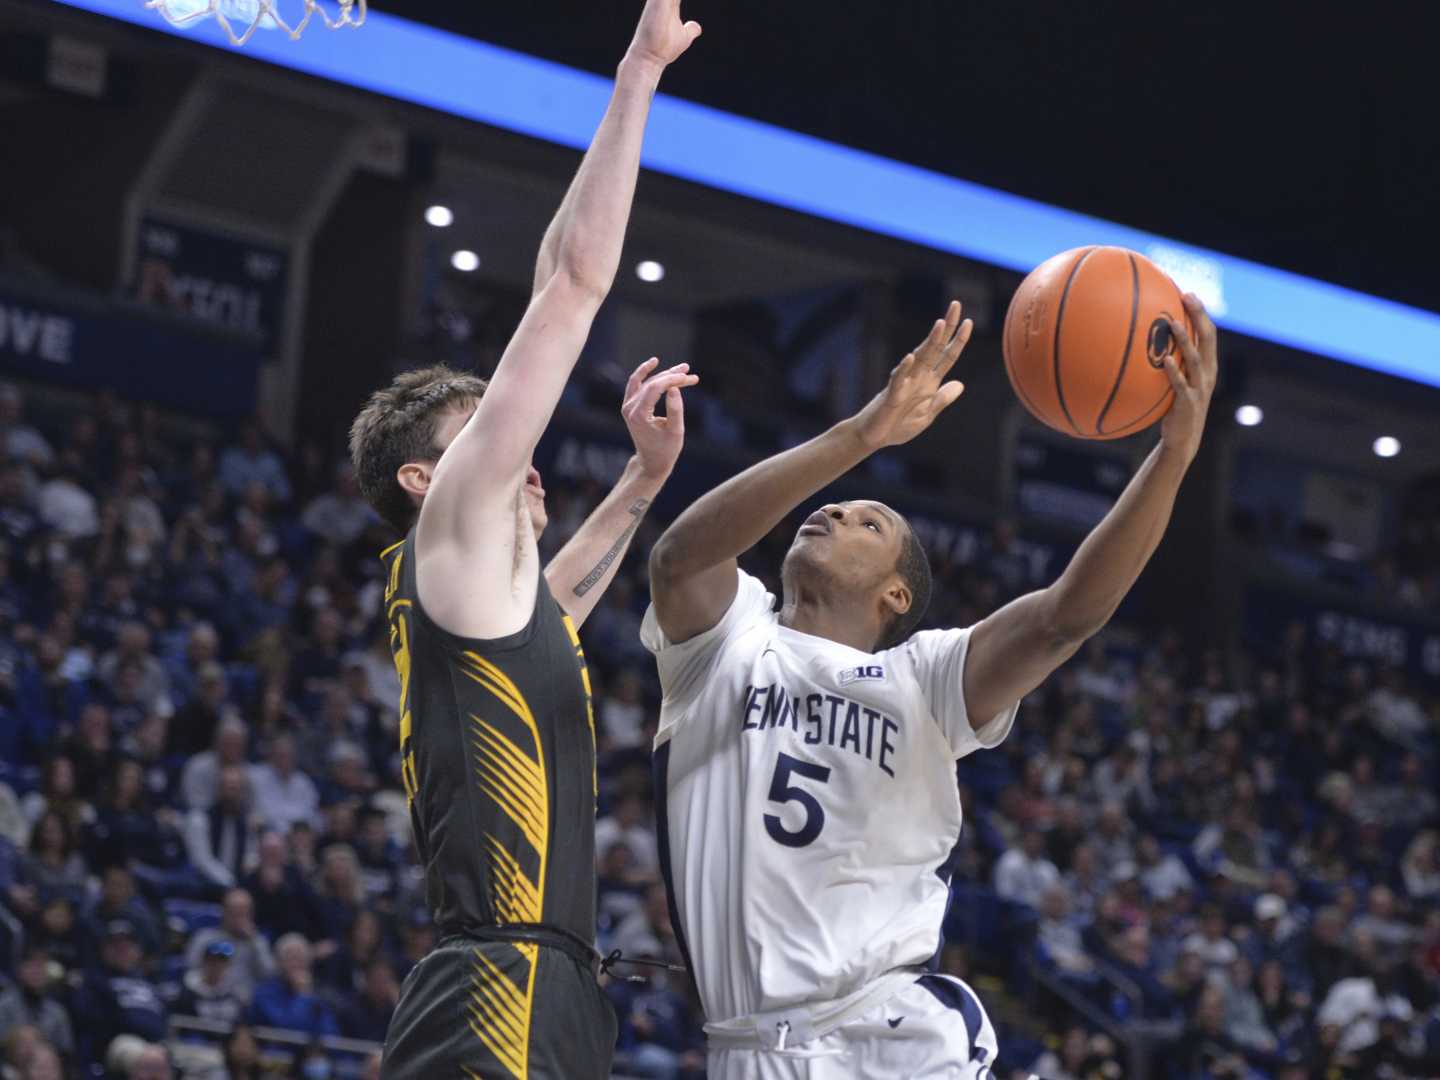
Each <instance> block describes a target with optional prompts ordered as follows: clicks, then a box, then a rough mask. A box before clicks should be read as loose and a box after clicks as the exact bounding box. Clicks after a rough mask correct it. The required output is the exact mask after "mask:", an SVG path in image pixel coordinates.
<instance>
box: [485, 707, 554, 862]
mask: <svg viewBox="0 0 1440 1080" xmlns="http://www.w3.org/2000/svg"><path fill="white" fill-rule="evenodd" d="M470 730H471V740H470V745H471V748H472V751H473V753H474V758H475V772H476V774H477V775H478V776H479V777H480V787H481V788H482V789H483V790H484V792H485V793H486V794H487V795H489V796H490V797H491V798H492V799H494V800H495V802H496V804H497V805H498V806H499V807H500V809H502V810H504V811H505V814H506V816H508V817H509V818H510V820H511V821H513V822H515V824H516V825H518V826H519V827H520V830H521V831H522V832H523V833H524V834H525V839H527V840H529V841H530V846H531V847H533V848H534V849H535V850H536V851H543V850H544V847H545V838H546V835H547V833H546V828H545V817H546V805H545V777H544V776H537V775H536V774H537V773H538V772H539V768H538V766H536V764H535V763H534V762H533V761H531V760H530V759H529V758H527V757H526V756H525V755H524V754H522V753H521V752H520V750H519V748H518V747H517V746H516V745H515V744H514V743H512V742H511V741H510V740H509V739H507V738H506V737H505V736H504V735H502V734H500V732H498V731H496V730H495V728H494V727H492V726H491V725H490V724H487V723H486V722H485V721H484V720H483V719H481V718H480V717H478V716H474V715H472V716H471V717H470Z"/></svg>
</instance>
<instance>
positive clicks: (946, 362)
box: [935, 319, 975, 379]
mask: <svg viewBox="0 0 1440 1080" xmlns="http://www.w3.org/2000/svg"><path fill="white" fill-rule="evenodd" d="M974 332H975V322H974V320H973V319H966V320H965V321H964V322H962V323H961V324H960V326H959V327H958V328H957V329H956V331H955V336H954V337H952V338H951V339H950V344H948V345H946V346H945V351H944V352H942V353H941V354H940V359H939V360H938V361H936V364H935V370H936V372H938V373H939V375H940V377H941V378H942V379H943V378H944V377H945V374H946V372H948V371H949V370H950V369H951V368H952V367H954V366H955V361H957V360H959V359H960V354H961V353H962V352H964V351H965V346H966V345H968V344H970V335H971V334H973V333H974Z"/></svg>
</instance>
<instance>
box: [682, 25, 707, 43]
mask: <svg viewBox="0 0 1440 1080" xmlns="http://www.w3.org/2000/svg"><path fill="white" fill-rule="evenodd" d="M704 32H705V31H704V30H703V29H701V27H700V24H699V23H698V22H696V21H695V20H694V19H691V20H690V21H689V22H687V23H686V24H685V33H686V34H687V35H688V36H689V38H690V41H691V42H692V43H693V42H694V40H695V39H696V38H698V37H699V36H700V35H701V34H703V33H704Z"/></svg>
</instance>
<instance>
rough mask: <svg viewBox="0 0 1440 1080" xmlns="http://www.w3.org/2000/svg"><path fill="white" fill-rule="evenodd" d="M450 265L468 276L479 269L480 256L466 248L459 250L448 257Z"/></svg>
mask: <svg viewBox="0 0 1440 1080" xmlns="http://www.w3.org/2000/svg"><path fill="white" fill-rule="evenodd" d="M450 265H451V266H453V267H454V268H455V269H456V270H461V271H463V272H464V273H467V274H468V273H470V272H471V271H474V270H479V269H480V256H479V255H476V254H475V252H473V251H471V250H469V249H468V248H461V249H460V250H459V251H457V252H455V254H453V255H451V256H450Z"/></svg>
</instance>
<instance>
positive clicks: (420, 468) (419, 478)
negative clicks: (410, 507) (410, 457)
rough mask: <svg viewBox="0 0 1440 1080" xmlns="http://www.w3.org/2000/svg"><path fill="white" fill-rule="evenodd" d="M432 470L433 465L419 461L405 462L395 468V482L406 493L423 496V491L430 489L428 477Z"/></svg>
mask: <svg viewBox="0 0 1440 1080" xmlns="http://www.w3.org/2000/svg"><path fill="white" fill-rule="evenodd" d="M433 471H434V466H433V465H428V464H426V463H424V462H420V461H411V462H407V463H406V464H404V465H401V466H400V468H399V469H397V470H396V472H395V482H396V483H397V484H399V485H400V486H401V487H402V488H403V489H404V490H405V491H406V492H407V493H409V494H411V495H414V496H417V497H419V498H424V496H425V493H426V492H427V491H429V490H430V478H431V474H432V473H433Z"/></svg>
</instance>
